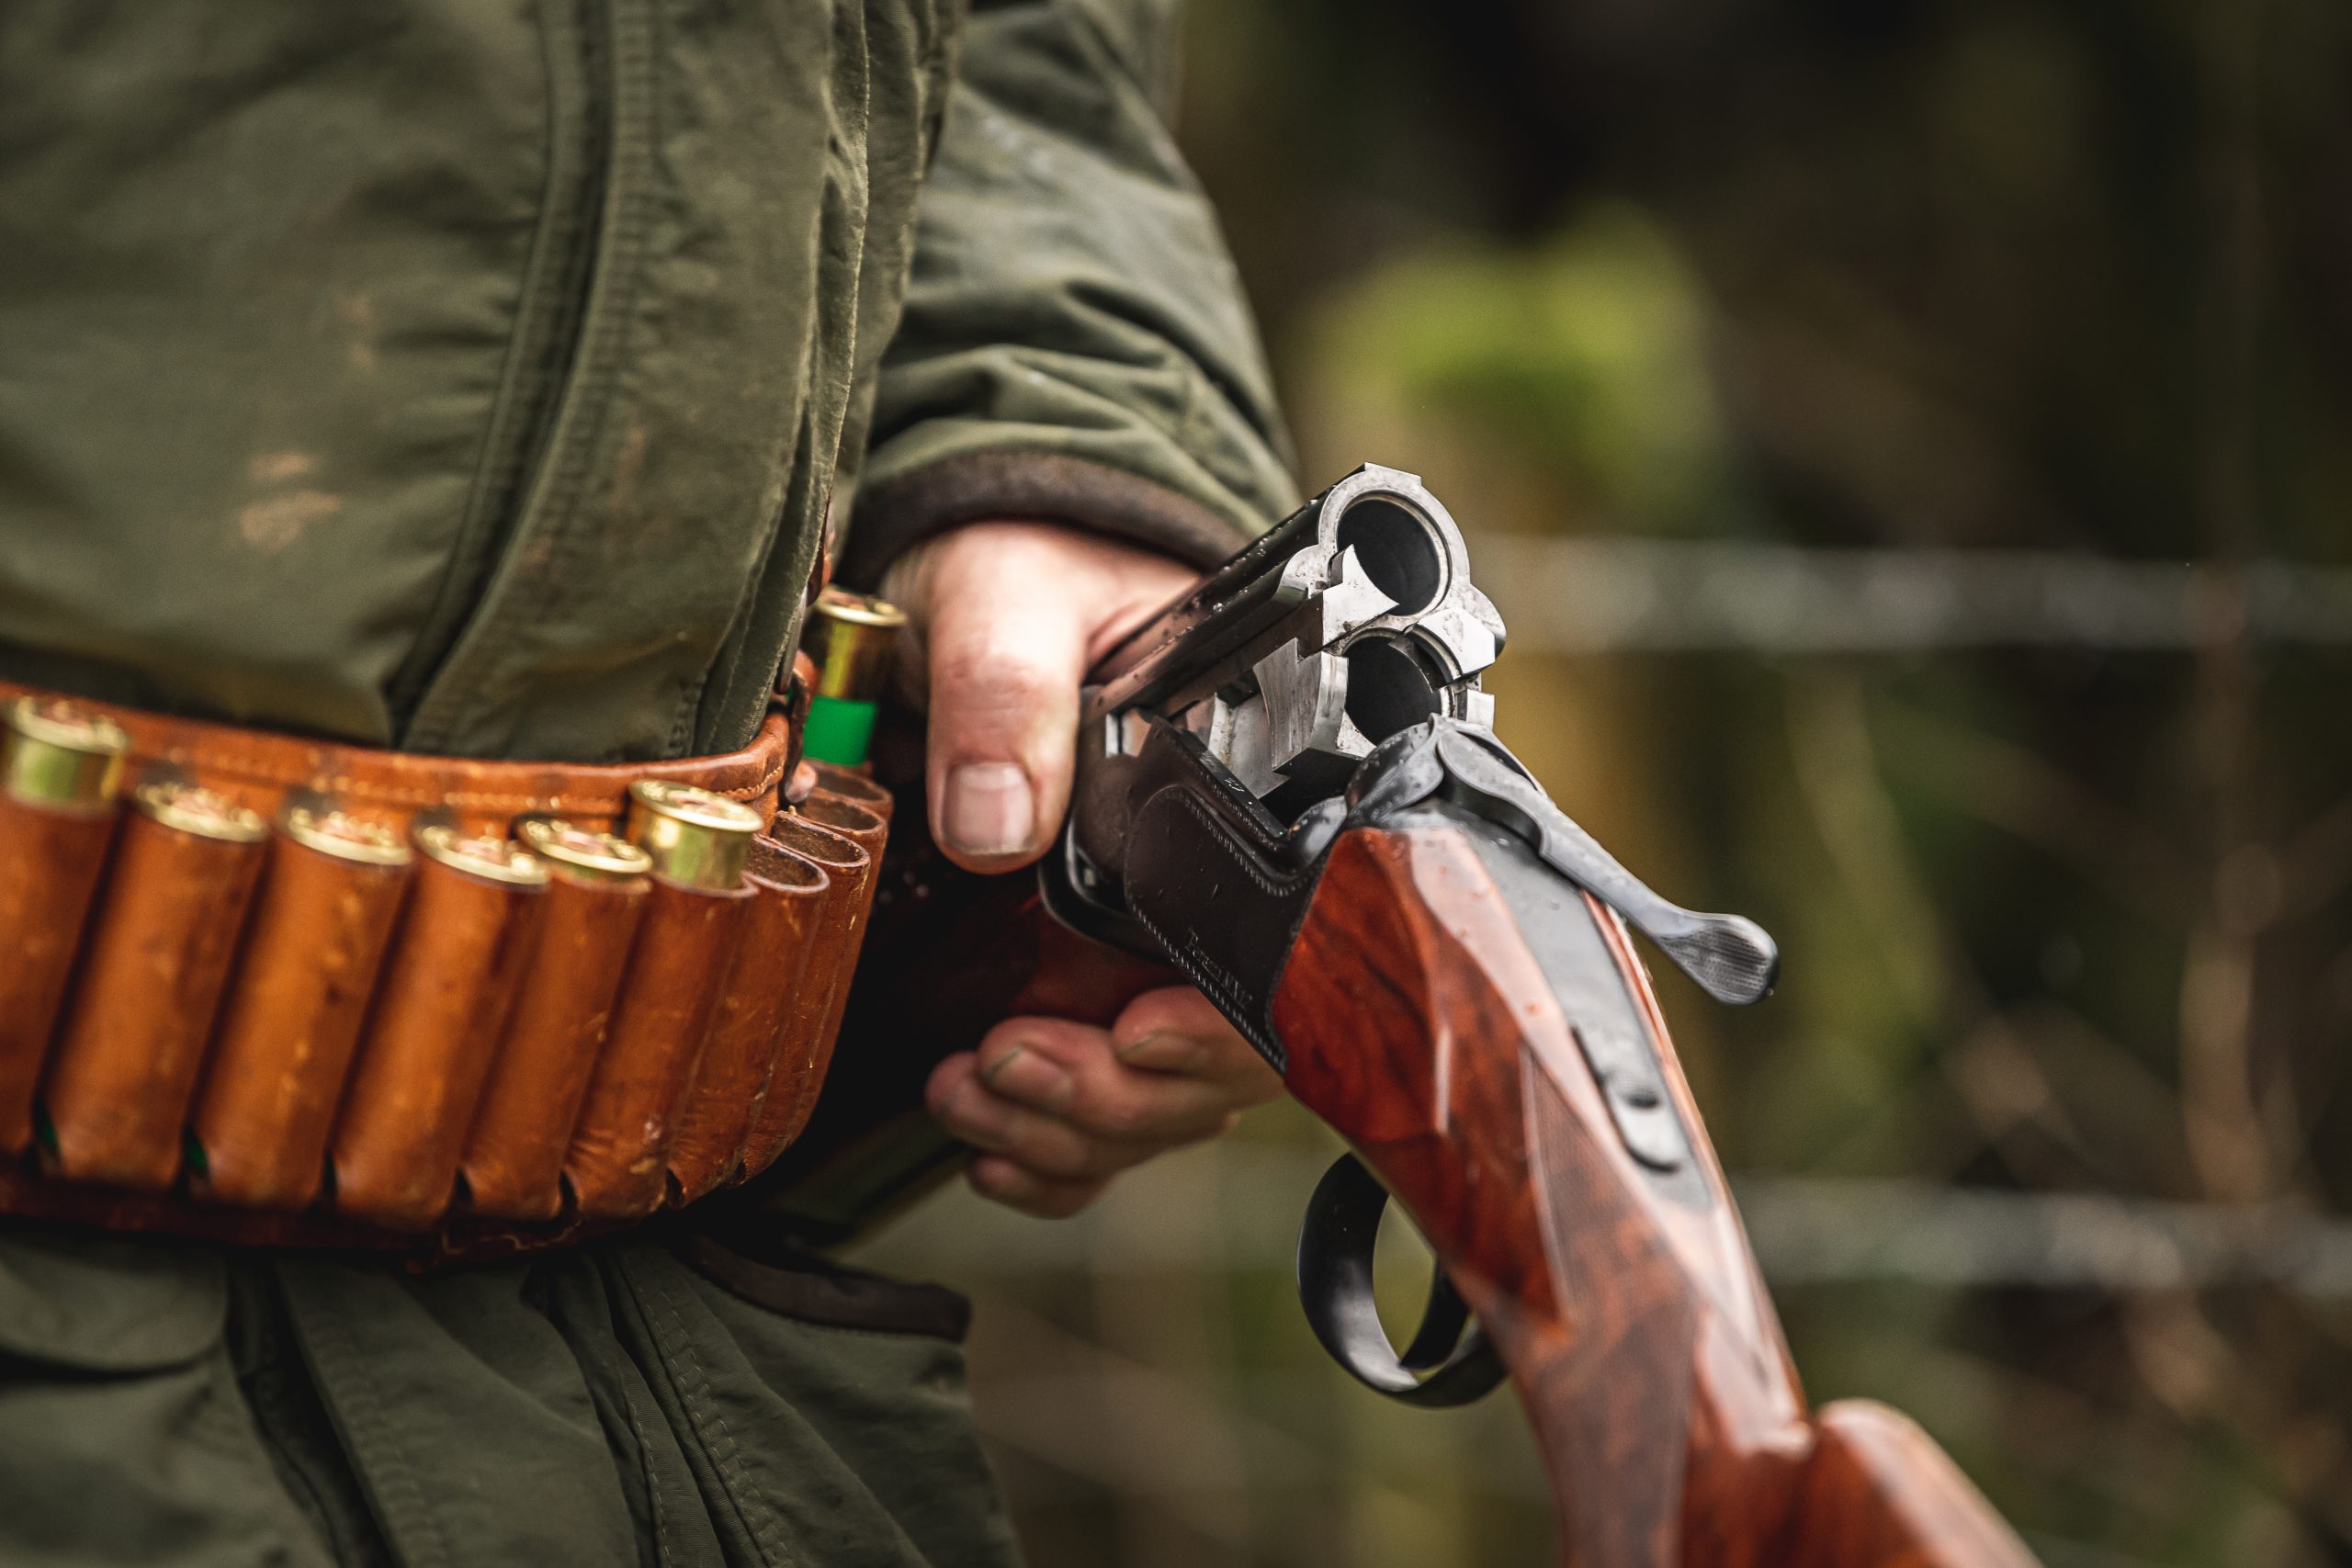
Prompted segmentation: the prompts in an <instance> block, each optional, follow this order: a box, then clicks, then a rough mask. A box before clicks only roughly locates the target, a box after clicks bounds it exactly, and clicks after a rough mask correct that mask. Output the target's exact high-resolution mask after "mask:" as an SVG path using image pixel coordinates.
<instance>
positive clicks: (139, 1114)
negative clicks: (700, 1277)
mask: <svg viewBox="0 0 2352 1568" xmlns="http://www.w3.org/2000/svg"><path fill="white" fill-rule="evenodd" d="M805 712H806V705H805V703H804V704H802V705H799V706H798V708H797V712H796V711H795V709H794V708H793V706H791V705H779V709H778V711H775V712H771V713H770V714H769V715H768V716H767V717H766V719H765V720H764V722H763V725H762V727H761V728H760V731H759V734H758V735H757V736H756V738H755V739H753V740H752V744H751V745H750V746H748V747H746V748H744V749H743V750H741V751H736V752H731V753H728V754H725V755H720V756H707V757H690V758H684V759H680V760H677V761H662V762H649V763H597V764H569V763H556V762H511V761H476V760H472V759H467V758H452V757H433V756H424V755H419V754H414V753H406V752H398V751H389V750H377V749H373V748H368V747H360V746H347V745H341V744H336V743H332V742H326V741H318V740H310V739H301V738H299V737H294V736H286V735H277V734H273V733H268V732H265V731H260V730H253V729H244V728H237V727H234V726H229V725H219V724H210V723H206V722H202V721H198V720H193V719H185V718H178V717H173V716H165V715H159V714H152V713H145V712H141V711H138V710H134V709H130V708H126V707H122V706H119V705H111V704H102V703H89V702H84V701H81V700H79V699H74V698H67V697H62V696H59V695H56V694H51V693H46V692H40V691H37V690H33V689H31V688H28V687H24V686H19V685H15V684H11V683H8V682H0V953H8V954H10V959H11V961H10V962H9V963H8V964H0V1213H17V1214H28V1215H38V1216H43V1217H49V1218H55V1219H62V1220H68V1221H80V1222H84V1223H89V1224H100V1225H104V1226H107V1227H108V1228H113V1229H129V1230H142V1231H148V1230H152V1231H166V1232H178V1233H184V1234H189V1235H202V1236H207V1237H211V1238H216V1239H221V1240H228V1241H232V1242H240V1243H247V1244H254V1245H266V1246H277V1247H335V1248H354V1247H364V1248H376V1249H380V1250H389V1251H395V1252H398V1253H401V1254H403V1255H405V1256H407V1257H409V1258H411V1259H413V1260H430V1259H433V1258H447V1257H451V1256H481V1255H485V1254H491V1255H498V1254H503V1253H508V1252H515V1251H525V1250H529V1249H532V1248H536V1247H546V1246H550V1245H555V1244H558V1243H561V1242H565V1241H569V1240H572V1239H576V1238H578V1237H580V1236H582V1235H589V1234H593V1233H595V1232H598V1231H601V1230H607V1229H610V1228H613V1227H614V1226H616V1225H620V1224H628V1223H631V1222H633V1221H636V1220H638V1219H641V1218H642V1217H644V1216H645V1215H647V1214H649V1213H652V1212H654V1211H655V1210H657V1209H660V1208H662V1207H665V1206H671V1205H674V1204H676V1203H679V1202H683V1201H691V1200H692V1199H694V1198H696V1197H699V1196H701V1195H702V1194H703V1193H705V1192H707V1191H709V1190H712V1189H714V1188H716V1187H718V1186H722V1185H726V1184H729V1183H731V1182H737V1181H741V1180H743V1179H747V1178H749V1177H750V1176H752V1175H753V1174H756V1172H757V1171H758V1170H759V1169H760V1168H763V1166H764V1165H765V1163H766V1162H767V1160H768V1159H770V1158H773V1157H774V1156H775V1153H777V1152H780V1145H776V1135H777V1133H778V1130H779V1129H778V1127H777V1125H776V1124H775V1115H774V1111H773V1108H774V1107H776V1106H788V1107H799V1106H803V1105H805V1104H806V1103H807V1101H809V1100H810V1099H812V1098H813V1096H814V1093H815V1084H814V1082H813V1076H814V1075H815V1074H818V1073H820V1072H821V1070H822V1058H823V1055H824V1052H823V1051H822V1050H821V1049H820V1043H821V1044H825V1045H829V1044H830V1041H829V1040H824V1039H822V1036H823V1035H825V1034H826V1033H827V1031H826V1029H825V1025H826V1024H827V1023H829V1022H831V1018H830V1017H829V1016H828V1015H829V1014H831V1013H832V1011H833V1008H832V1007H831V1005H830V1004H831V1001H832V999H833V998H835V997H836V996H837V995H838V994H839V993H840V992H842V990H844V989H845V987H846V985H847V978H848V971H849V969H850V967H851V966H852V965H853V964H854V960H855V953H856V934H857V931H859V929H860V928H861V927H862V925H863V917H864V913H865V908H864V906H865V898H866V897H867V895H868V889H869V888H870V886H871V877H872V871H871V868H872V866H873V865H874V864H875V863H876V862H877V861H878V858H879V854H880V847H881V846H880V835H881V829H882V819H881V817H880V816H879V815H877V814H876V811H875V810H874V809H872V807H874V805H875V800H874V798H873V797H874V796H876V795H881V794H882V792H880V791H878V790H876V788H875V786H873V785H872V784H868V783H866V782H865V781H864V780H863V779H861V778H858V777H857V776H856V775H854V774H848V773H839V772H837V771H835V770H833V769H831V768H826V769H823V770H821V776H820V773H819V771H817V770H814V769H801V770H800V771H799V772H800V782H801V784H802V786H803V791H804V792H806V791H809V790H811V789H813V793H806V794H805V797H803V798H801V799H799V801H798V804H797V809H796V814H795V816H794V817H793V818H792V819H791V820H790V821H789V822H780V821H779V819H778V817H777V813H778V811H779V808H780V806H781V805H782V803H783V802H784V801H785V800H786V798H787V794H786V791H787V785H788V784H789V782H790V780H791V778H792V776H793V773H794V770H795V768H796V766H797V764H798V762H799V735H798V729H797V716H798V715H799V714H805ZM812 779H814V780H815V783H814V784H813V785H812V784H811V783H810V781H811V780H812ZM883 800H884V803H885V807H886V808H887V795H884V796H883ZM801 813H806V814H809V816H810V817H811V818H812V819H813V820H815V821H820V822H824V823H826V824H828V825H829V826H828V828H827V829H825V830H823V831H821V832H820V831H818V830H817V829H813V828H812V827H810V826H809V825H807V824H805V823H804V822H803V821H802V819H801V816H800V814H801ZM771 829H775V832H774V833H773V834H772V831H771ZM845 878H846V879H845ZM795 998H801V999H798V1000H796V999H795ZM763 1110H768V1111H770V1114H769V1115H768V1117H767V1118H766V1119H765V1120H764V1121H763V1118H762V1116H761V1112H762V1111H763Z"/></svg>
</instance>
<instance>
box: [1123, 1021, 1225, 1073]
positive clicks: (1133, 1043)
mask: <svg viewBox="0 0 2352 1568" xmlns="http://www.w3.org/2000/svg"><path fill="white" fill-rule="evenodd" d="M1116 1054H1117V1055H1118V1058H1119V1060H1120V1061H1122V1062H1125V1064H1126V1065H1127V1066H1131V1067H1148V1068H1149V1069H1151V1070H1152V1071H1154V1072H1161V1073H1181V1072H1183V1071H1186V1070H1187V1069H1189V1068H1193V1067H1197V1066H1201V1065H1202V1063H1204V1061H1206V1060H1207V1059H1208V1054H1209V1048H1208V1047H1207V1046H1206V1045H1205V1044H1204V1043H1201V1042H1200V1041H1198V1040H1195V1039H1193V1037H1192V1036H1191V1035H1189V1034H1179V1033H1177V1032H1175V1031H1173V1030H1170V1029H1155V1030H1153V1031H1152V1032H1150V1033H1148V1034H1147V1035H1144V1036H1143V1037H1142V1038H1140V1039H1136V1040H1130V1041H1128V1042H1127V1043H1125V1045H1122V1046H1120V1047H1119V1049H1118V1051H1117V1053H1116Z"/></svg>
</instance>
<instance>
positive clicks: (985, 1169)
mask: <svg viewBox="0 0 2352 1568" xmlns="http://www.w3.org/2000/svg"><path fill="white" fill-rule="evenodd" d="M966 1177H967V1179H968V1180H969V1181H970V1182H971V1184H972V1190H973V1191H975V1192H978V1194H979V1195H980V1196H981V1197H983V1198H990V1199H994V1200H995V1201H997V1202H1000V1203H1002V1204H1003V1205H1005V1207H1007V1208H1009V1209H1018V1210H1019V1211H1021V1213H1024V1214H1034V1215H1035V1216H1036V1217H1037V1218H1039V1219H1041V1220H1066V1219H1068V1218H1069V1217H1070V1216H1071V1215H1072V1214H1075V1213H1078V1212H1079V1211H1080V1209H1083V1208H1085V1207H1086V1206H1087V1205H1088V1204H1089V1203H1091V1202H1093V1201H1094V1200H1096V1199H1097V1198H1100V1197H1101V1196H1103V1188H1104V1187H1105V1186H1107V1185H1108V1183H1106V1182H1102V1181H1056V1180H1053V1179H1050V1178H1048V1177H1043V1176H1039V1175H1038V1174H1037V1173H1036V1172H1035V1171H1032V1170H1024V1169H1023V1168H1021V1167H1020V1166H1017V1165H1015V1164H1013V1163H1012V1161H1011V1160H1009V1159H1005V1158H1003V1157H1002V1156H998V1155H981V1156H978V1157H977V1158H975V1159H974V1160H973V1161H972V1163H971V1167H970V1168H969V1169H968V1170H967V1172H966Z"/></svg>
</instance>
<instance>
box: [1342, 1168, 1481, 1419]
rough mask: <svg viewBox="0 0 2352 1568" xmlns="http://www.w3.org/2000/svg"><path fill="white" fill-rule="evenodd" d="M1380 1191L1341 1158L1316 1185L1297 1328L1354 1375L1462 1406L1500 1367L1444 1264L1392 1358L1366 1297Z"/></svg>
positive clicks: (1423, 1401) (1381, 1387)
mask: <svg viewBox="0 0 2352 1568" xmlns="http://www.w3.org/2000/svg"><path fill="white" fill-rule="evenodd" d="M1387 1207H1388V1190H1387V1189H1386V1188H1385V1187H1383V1186H1381V1185H1380V1182H1379V1180H1378V1179H1376V1178H1374V1175H1373V1174H1372V1172H1371V1171H1369V1170H1367V1169H1365V1168H1364V1166H1363V1161H1361V1160H1359V1159H1357V1158H1356V1156H1353V1155H1341V1156H1340V1158H1339V1161H1338V1163H1336V1164H1335V1165H1333V1166H1332V1167H1331V1168H1330V1169H1329V1170H1328V1171H1326V1172H1324V1173H1323V1179H1322V1180H1321V1181H1319V1182H1317V1183H1316V1187H1315V1195H1314V1196H1313V1197H1312V1198H1310V1199H1308V1200H1307V1202H1306V1221H1305V1223H1304V1224H1301V1225H1300V1227H1299V1233H1298V1300H1299V1304H1300V1305H1301V1306H1302V1307H1304V1308H1305V1309H1306V1325H1307V1326H1308V1327H1309V1328H1312V1329H1313V1330H1314V1331H1315V1337H1316V1338H1317V1340H1319V1341H1321V1342H1322V1346H1323V1348H1324V1349H1326V1350H1328V1351H1329V1352H1330V1353H1331V1359H1333V1360H1335V1361H1337V1362H1339V1363H1340V1365H1341V1366H1343V1367H1345V1368H1346V1369H1347V1370H1348V1371H1349V1373H1350V1374H1351V1376H1353V1377H1354V1378H1355V1380H1356V1381H1357V1382H1361V1383H1363V1384H1364V1385H1365V1386H1366V1387H1368V1388H1373V1389H1376V1390H1378V1391H1379V1392H1380V1393H1385V1394H1386V1395H1388V1396H1389V1397H1390V1398H1391V1399H1397V1400H1402V1401H1403V1402H1404V1403H1406V1404H1420V1405H1430V1406H1442V1405H1450V1404H1469V1403H1470V1402H1471V1401H1473V1400H1475V1399H1478V1398H1480V1397H1482V1396H1483V1395H1485V1394H1486V1393H1487V1392H1488V1391H1490V1390H1491V1389H1493V1388H1494V1386H1495V1385H1496V1384H1497V1383H1498V1382H1501V1381H1502V1377H1503V1366H1502V1362H1501V1361H1500V1359H1498V1358H1497V1357H1496V1355H1495V1350H1494V1347H1493V1346H1492V1345H1490V1344H1488V1343H1487V1337H1486V1334H1485V1332H1484V1331H1483V1330H1481V1329H1480V1328H1479V1326H1478V1324H1477V1320H1476V1319H1475V1318H1474V1317H1472V1316H1471V1314H1470V1309H1469V1307H1468V1306H1467V1305H1465V1304H1464V1302H1463V1300H1462V1297H1461V1295H1460V1294H1459V1293H1458V1292H1456V1291H1455V1290H1454V1288H1453V1281H1452V1280H1448V1279H1447V1278H1446V1275H1445V1270H1444V1269H1443V1268H1442V1267H1441V1268H1440V1269H1438V1271H1437V1277H1436V1278H1435V1279H1434V1280H1431V1281H1430V1300H1429V1306H1428V1308H1427V1309H1426V1310H1425V1311H1424V1313H1423V1314H1422V1317H1421V1325H1420V1327H1419V1328H1418V1329H1417V1330H1415V1331H1414V1334H1413V1339H1412V1343H1411V1344H1410V1345H1408V1346H1407V1347H1406V1348H1405V1352H1404V1354H1403V1355H1402V1356H1399V1355H1398V1354H1397V1349H1396V1347H1394V1346H1393V1345H1391V1344H1390V1343H1389V1342H1388V1331H1387V1330H1386V1329H1385V1328H1384V1327H1382V1326H1381V1324H1380V1309H1379V1307H1378V1306H1377V1305H1376V1304H1375V1303H1374V1301H1373V1295H1372V1255H1373V1249H1374V1247H1375V1246H1376V1245H1377V1242H1378V1239H1379V1235H1380V1215H1381V1212H1382V1211H1383V1210H1385V1208H1387Z"/></svg>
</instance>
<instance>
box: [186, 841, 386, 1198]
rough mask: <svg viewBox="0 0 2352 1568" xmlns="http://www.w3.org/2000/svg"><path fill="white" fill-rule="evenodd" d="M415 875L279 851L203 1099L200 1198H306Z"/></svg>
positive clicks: (284, 846)
mask: <svg viewBox="0 0 2352 1568" xmlns="http://www.w3.org/2000/svg"><path fill="white" fill-rule="evenodd" d="M412 876H413V871H412V869H411V868H410V867H408V866H404V865H369V864H366V863H360V862H356V861H348V860H342V859H338V858H336V857H334V856H332V855H326V854H322V853H320V852H318V851H317V850H314V849H311V848H308V847H307V846H305V845H302V844H298V843H296V842H294V841H293V840H290V839H286V838H279V839H277V840H274V841H273V842H272V843H271V845H270V855H269V870H268V872H267V874H266V876H265V877H264V879H263V883H262V890H261V896H260V897H259V899H258V900H257V901H256V907H255V908H254V918H253V924H252V926H251V927H250V928H249V929H248V930H247V931H246V933H245V951H244V956H243V961H242V962H241V963H240V964H238V966H237V976H236V982H235V984H234V985H233V986H232V987H230V991H229V999H228V1003H227V1005H226V1006H225V1008H224V1009H223V1010H222V1016H221V1019H220V1032H219V1033H218V1034H217V1035H215V1036H214V1039H213V1043H212V1060H211V1065H210V1067H209V1071H208V1073H207V1074H206V1077H205V1083H204V1089H203V1093H202V1096H201V1097H200V1098H199V1100H198V1102H197V1110H196V1119H195V1124H194V1132H195V1134H196V1145H197V1146H198V1147H199V1148H201V1149H202V1150H203V1151H204V1168H203V1170H202V1171H201V1172H200V1173H198V1177H197V1190H198V1191H199V1192H201V1193H203V1194H204V1195H205V1196H207V1197H212V1198H220V1199H225V1200H226V1201H230V1202H232V1203H249V1204H254V1205H256V1206H259V1207H263V1208H272V1209H295V1208H300V1207H301V1206H302V1205H303V1204H305V1203H307V1202H309V1201H311V1198H312V1197H313V1196H315V1195H316V1194H317V1192H318V1190H319V1187H320V1183H321V1181H322V1178H323V1176H324V1174H325V1168H324V1167H323V1166H322V1163H321V1161H322V1158H323V1157H324V1156H325V1154H326V1147H327V1134H328V1133H329V1132H330V1131H331V1130H332V1129H333V1127H334V1111H335V1106H336V1105H337V1104H338V1103H340V1101H341V1100H342V1099H343V1084H344V1077H345V1074H346V1073H347V1072H349V1070H350V1067H351V1056H352V1052H353V1050H354V1049H355V1048H356V1046H357V1045H358V1043H359V1030H360V1026H361V1025H362V1024H363V1023H365V1022H366V1021H367V1014H368V998H369V997H370V996H371V995H373V994H374V991H375V988H376V980H377V976H378V975H379V973H380V972H381V971H382V969H383V968H384V961H385V955H386V950H387V948H388V947H389V946H390V942H391V937H392V923H393V921H394V920H396V919H399V917H400V912H401V895H402V894H403V893H405V892H406V891H407V890H408V884H409V881H410V878H411V877H412Z"/></svg>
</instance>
